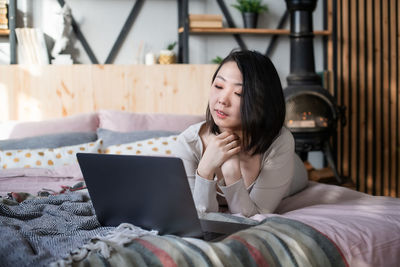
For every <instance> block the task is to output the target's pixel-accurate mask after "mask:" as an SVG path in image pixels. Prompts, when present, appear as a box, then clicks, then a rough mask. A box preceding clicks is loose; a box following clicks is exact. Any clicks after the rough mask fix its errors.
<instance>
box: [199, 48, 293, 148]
mask: <svg viewBox="0 0 400 267" xmlns="http://www.w3.org/2000/svg"><path fill="white" fill-rule="evenodd" d="M231 61H233V62H236V64H237V66H238V68H239V70H240V72H241V73H242V76H243V88H242V94H241V95H242V96H241V97H242V99H241V104H240V115H241V121H242V133H243V140H242V145H243V146H244V150H245V151H251V152H252V155H255V154H260V153H264V152H266V151H267V150H268V148H269V147H270V146H271V144H272V142H273V141H274V139H275V137H276V136H277V135H278V134H279V132H280V130H281V128H282V126H283V123H284V121H285V113H286V108H285V98H284V96H283V91H282V85H281V81H280V79H279V75H278V73H277V71H276V69H275V67H274V64H273V63H272V62H271V60H270V59H269V58H268V57H267V56H264V55H262V54H261V53H259V52H256V51H248V50H245V51H232V52H231V53H230V54H229V55H228V56H227V57H226V58H225V59H224V60H223V61H222V62H221V64H220V65H219V67H218V69H217V70H216V71H215V73H214V75H213V78H212V82H214V80H215V77H216V76H217V73H218V71H219V70H220V69H221V67H222V66H223V65H224V64H225V63H227V62H231ZM206 123H207V126H208V128H209V129H210V131H211V132H212V133H214V134H218V133H220V131H219V128H218V126H217V125H216V124H215V122H214V119H213V118H212V116H211V112H210V107H209V106H208V107H207V112H206Z"/></svg>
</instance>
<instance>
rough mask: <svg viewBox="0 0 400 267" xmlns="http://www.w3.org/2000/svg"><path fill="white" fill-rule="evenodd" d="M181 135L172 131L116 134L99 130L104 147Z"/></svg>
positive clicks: (98, 133)
mask: <svg viewBox="0 0 400 267" xmlns="http://www.w3.org/2000/svg"><path fill="white" fill-rule="evenodd" d="M176 134H179V133H178V132H171V131H161V130H159V131H157V130H155V131H154V130H153V131H134V132H126V133H125V132H115V131H111V130H107V129H103V128H99V129H97V136H98V138H99V139H100V138H101V139H102V140H103V147H108V146H112V145H119V144H126V143H132V142H137V141H141V140H145V139H149V138H156V137H164V136H170V135H176Z"/></svg>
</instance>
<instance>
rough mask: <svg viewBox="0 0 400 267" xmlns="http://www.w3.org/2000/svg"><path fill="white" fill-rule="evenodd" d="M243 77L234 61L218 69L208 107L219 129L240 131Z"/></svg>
mask: <svg viewBox="0 0 400 267" xmlns="http://www.w3.org/2000/svg"><path fill="white" fill-rule="evenodd" d="M242 87H243V77H242V73H241V72H240V70H239V68H238V66H237V64H236V62H234V61H229V62H227V63H225V64H224V65H222V67H221V68H220V69H219V71H218V73H217V75H216V77H215V80H214V82H213V84H212V86H211V91H210V98H209V102H208V104H209V107H210V112H211V115H212V117H213V119H214V122H215V124H216V125H217V126H218V127H219V129H220V131H221V132H223V131H235V132H237V131H240V130H241V126H242V123H241V118H240V101H241V94H242Z"/></svg>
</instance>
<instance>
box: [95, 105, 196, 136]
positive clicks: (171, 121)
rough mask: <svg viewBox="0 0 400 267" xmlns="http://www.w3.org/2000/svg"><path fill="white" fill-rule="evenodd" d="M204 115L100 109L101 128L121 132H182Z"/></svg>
mask: <svg viewBox="0 0 400 267" xmlns="http://www.w3.org/2000/svg"><path fill="white" fill-rule="evenodd" d="M203 120H204V116H198V115H177V114H162V113H153V114H151V113H134V112H127V111H117V110H100V111H99V125H100V126H99V128H104V129H107V130H112V131H119V132H132V131H143V130H163V131H174V132H182V131H183V130H185V129H186V128H188V127H189V126H190V125H192V124H195V123H198V122H201V121H203Z"/></svg>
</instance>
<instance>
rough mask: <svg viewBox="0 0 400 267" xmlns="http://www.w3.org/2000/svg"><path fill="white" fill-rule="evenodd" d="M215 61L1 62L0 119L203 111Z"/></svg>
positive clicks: (200, 112) (202, 112)
mask: <svg viewBox="0 0 400 267" xmlns="http://www.w3.org/2000/svg"><path fill="white" fill-rule="evenodd" d="M216 68H217V65H186V64H179V65H152V66H145V65H68V66H60V65H59V66H54V65H47V66H38V65H32V66H23V65H8V66H0V121H5V120H24V121H36V120H43V119H50V118H59V117H64V116H69V115H73V114H77V113H82V112H91V111H96V110H99V109H116V110H126V111H135V112H156V113H175V114H204V112H205V108H206V105H207V99H208V93H209V88H210V84H211V78H212V75H213V73H214V71H215V70H216Z"/></svg>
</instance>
